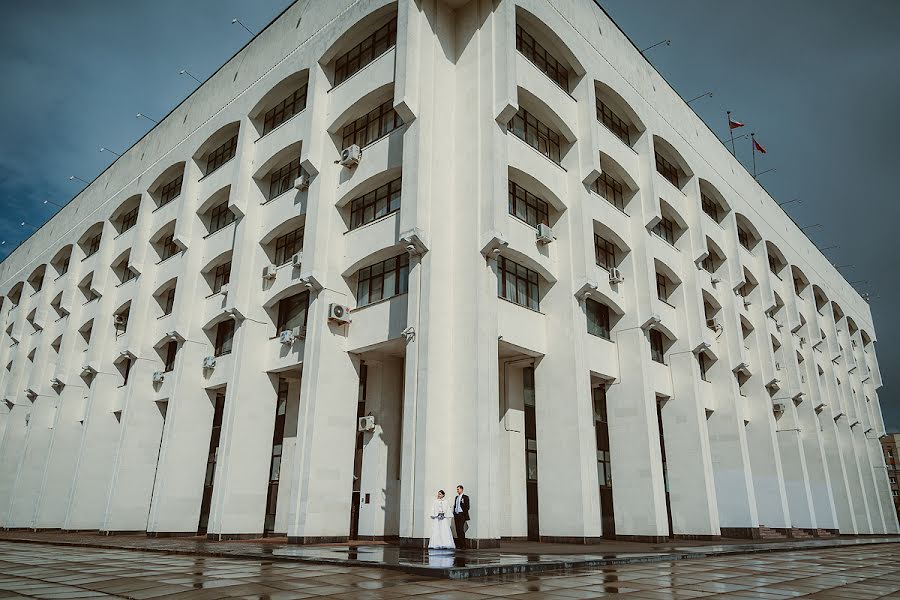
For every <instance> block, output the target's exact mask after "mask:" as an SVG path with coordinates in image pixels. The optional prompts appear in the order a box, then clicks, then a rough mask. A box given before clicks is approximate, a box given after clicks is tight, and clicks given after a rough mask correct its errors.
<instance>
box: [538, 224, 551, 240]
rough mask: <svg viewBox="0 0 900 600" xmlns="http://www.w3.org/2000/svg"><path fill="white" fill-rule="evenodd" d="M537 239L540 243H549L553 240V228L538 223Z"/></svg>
mask: <svg viewBox="0 0 900 600" xmlns="http://www.w3.org/2000/svg"><path fill="white" fill-rule="evenodd" d="M537 241H538V242H539V243H541V244H549V243H550V242H552V241H553V230H552V229H550V226H549V225H545V224H544V223H538V228H537Z"/></svg>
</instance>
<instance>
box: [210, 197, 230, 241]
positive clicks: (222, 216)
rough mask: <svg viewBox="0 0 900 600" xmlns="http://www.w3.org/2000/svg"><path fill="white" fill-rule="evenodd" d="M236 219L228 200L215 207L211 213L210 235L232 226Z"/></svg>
mask: <svg viewBox="0 0 900 600" xmlns="http://www.w3.org/2000/svg"><path fill="white" fill-rule="evenodd" d="M235 218H236V217H235V216H234V213H233V212H232V211H231V209H230V208H228V200H225V201H224V202H222V203H221V204H217V205H216V206H213V207H212V209H210V211H209V233H210V234H213V233H215V232H217V231H219V230H220V229H224V228H225V227H227V226H229V225H231V224H232V223H234V221H235Z"/></svg>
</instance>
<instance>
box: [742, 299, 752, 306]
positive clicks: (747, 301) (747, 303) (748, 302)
mask: <svg viewBox="0 0 900 600" xmlns="http://www.w3.org/2000/svg"><path fill="white" fill-rule="evenodd" d="M751 304H752V302H750V301H749V300H744V308H750V305H751Z"/></svg>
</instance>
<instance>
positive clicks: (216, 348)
mask: <svg viewBox="0 0 900 600" xmlns="http://www.w3.org/2000/svg"><path fill="white" fill-rule="evenodd" d="M223 326H224V328H223ZM235 329H236V327H235V322H234V319H225V320H224V321H219V323H218V324H217V325H216V341H215V344H214V345H213V356H215V357H217V358H218V357H219V356H225V355H227V354H231V351H232V347H233V345H234V332H235Z"/></svg>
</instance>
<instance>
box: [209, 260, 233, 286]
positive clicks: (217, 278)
mask: <svg viewBox="0 0 900 600" xmlns="http://www.w3.org/2000/svg"><path fill="white" fill-rule="evenodd" d="M229 281H231V261H230V260H229V261H228V262H227V263H222V264H221V265H219V266H218V267H216V270H215V271H214V272H213V284H212V292H213V294H218V293H219V292H221V291H222V286H223V285H225V284H227V283H228V282H229Z"/></svg>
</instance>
